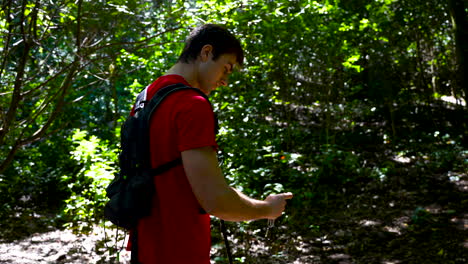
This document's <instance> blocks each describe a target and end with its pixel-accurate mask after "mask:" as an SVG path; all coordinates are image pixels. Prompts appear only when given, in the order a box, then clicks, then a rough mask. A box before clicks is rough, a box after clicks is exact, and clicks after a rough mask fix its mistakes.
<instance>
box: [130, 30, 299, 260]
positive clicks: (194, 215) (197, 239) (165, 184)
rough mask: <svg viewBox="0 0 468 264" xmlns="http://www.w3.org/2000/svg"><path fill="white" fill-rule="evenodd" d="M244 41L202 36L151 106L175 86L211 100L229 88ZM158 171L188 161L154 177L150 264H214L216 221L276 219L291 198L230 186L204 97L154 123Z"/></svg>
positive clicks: (147, 230)
mask: <svg viewBox="0 0 468 264" xmlns="http://www.w3.org/2000/svg"><path fill="white" fill-rule="evenodd" d="M242 62H243V51H242V48H241V45H240V43H239V41H238V40H237V39H236V38H235V37H234V36H233V35H232V34H231V33H229V32H228V31H227V30H226V29H224V28H223V27H221V26H218V25H204V26H201V27H199V28H197V29H195V30H194V31H193V32H192V33H191V34H190V36H189V38H188V39H187V42H186V45H185V48H184V50H183V52H182V54H181V56H180V58H179V60H178V62H177V63H176V64H175V65H174V66H173V67H172V68H171V69H170V70H169V71H168V72H167V73H166V74H165V75H164V76H161V77H159V78H158V79H157V80H156V81H155V82H154V83H152V84H151V85H150V86H149V87H148V88H147V98H151V97H152V96H153V95H154V94H155V93H156V91H157V90H158V89H161V88H163V87H166V86H168V85H171V84H175V83H183V84H185V85H187V86H191V87H195V88H198V89H200V90H201V91H203V93H205V94H206V95H208V94H209V93H210V92H211V91H213V90H214V89H216V88H217V87H218V86H226V85H227V82H228V76H229V74H231V73H232V71H233V70H234V68H235V66H236V65H238V64H242ZM150 148H151V162H152V166H153V167H158V166H160V165H162V164H165V163H167V162H170V161H172V160H175V159H177V158H180V157H181V158H182V165H181V166H176V167H174V168H172V169H170V170H169V171H167V172H165V173H163V174H161V175H158V176H156V177H154V184H155V186H156V195H155V197H154V198H153V200H152V203H153V205H152V206H153V208H152V214H151V216H149V217H147V218H144V219H141V220H140V221H139V224H138V232H137V233H138V236H137V243H138V260H139V262H140V263H144V264H149V263H151V264H155V263H162V264H209V263H210V247H211V244H210V243H211V242H210V238H211V235H210V215H214V216H217V217H219V218H221V219H224V220H228V221H244V220H255V219H275V218H277V217H279V216H280V215H281V214H282V212H283V210H284V208H285V205H286V199H290V198H292V194H291V193H286V194H278V195H270V196H268V197H267V198H266V199H265V200H264V201H260V200H255V199H252V198H249V197H247V196H246V195H244V194H242V193H241V192H239V191H237V190H236V189H234V188H231V187H229V186H228V184H227V183H226V180H225V178H224V176H223V175H222V173H221V170H220V168H219V167H218V160H217V156H216V149H217V144H216V141H215V121H214V115H213V110H212V108H211V105H210V103H209V102H208V101H207V100H206V99H205V98H204V97H203V96H200V95H199V94H198V93H197V92H196V91H192V90H184V91H179V92H176V93H174V94H171V95H170V96H168V97H167V98H166V99H165V100H164V101H163V102H162V103H161V105H160V106H159V107H158V109H157V110H156V111H155V113H154V114H153V116H152V118H151V125H150Z"/></svg>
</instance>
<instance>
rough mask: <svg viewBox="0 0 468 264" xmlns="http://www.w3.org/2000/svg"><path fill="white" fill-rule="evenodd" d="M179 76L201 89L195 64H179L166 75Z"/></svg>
mask: <svg viewBox="0 0 468 264" xmlns="http://www.w3.org/2000/svg"><path fill="white" fill-rule="evenodd" d="M169 74H177V75H180V76H182V77H184V79H185V80H186V81H187V82H188V83H189V84H190V85H191V86H192V87H199V84H198V76H197V71H196V67H195V64H194V63H182V62H177V63H176V64H174V66H172V67H171V68H170V69H169V70H168V71H167V72H166V74H165V75H169Z"/></svg>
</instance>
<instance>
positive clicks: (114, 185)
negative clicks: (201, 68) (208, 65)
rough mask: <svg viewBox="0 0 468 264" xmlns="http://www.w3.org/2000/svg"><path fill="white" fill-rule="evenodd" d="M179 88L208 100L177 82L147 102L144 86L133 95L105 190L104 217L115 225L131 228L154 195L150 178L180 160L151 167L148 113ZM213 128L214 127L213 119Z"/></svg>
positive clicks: (146, 213)
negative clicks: (115, 170)
mask: <svg viewBox="0 0 468 264" xmlns="http://www.w3.org/2000/svg"><path fill="white" fill-rule="evenodd" d="M181 90H194V91H196V92H198V93H199V94H200V95H202V96H203V97H204V98H205V99H206V100H208V98H207V97H206V95H205V94H204V93H203V92H202V91H200V90H199V89H196V88H193V87H189V86H186V85H184V84H181V83H178V84H174V85H170V86H167V87H164V88H161V89H160V90H159V91H158V92H157V93H156V94H155V95H154V96H153V98H151V100H150V101H147V98H146V93H147V88H146V89H144V90H143V91H142V92H141V93H140V94H139V95H138V97H137V100H136V103H135V107H134V115H133V116H130V117H128V118H127V120H126V121H125V122H124V124H123V125H122V128H121V131H120V133H121V138H120V142H121V147H120V148H121V151H120V154H119V165H120V171H119V172H118V174H116V176H115V178H114V180H113V181H112V182H111V183H110V184H109V186H108V187H107V189H106V191H107V197H108V198H109V199H110V200H109V201H108V202H107V203H106V205H105V208H104V216H105V218H106V219H108V220H109V221H111V222H112V223H113V224H115V225H117V226H119V227H123V228H125V229H132V228H133V227H136V225H137V223H138V220H139V219H141V218H143V217H146V216H149V215H150V213H151V200H152V197H153V195H154V194H155V187H154V184H153V177H154V176H155V175H158V174H161V173H163V172H165V171H167V170H169V169H171V168H173V167H175V166H177V165H179V164H181V163H182V160H181V158H178V159H176V160H173V161H171V162H168V163H166V164H163V165H161V166H160V167H158V168H151V161H150V149H149V127H150V118H151V115H152V114H153V112H154V111H155V109H156V108H157V107H158V105H159V104H160V103H161V102H162V100H164V98H166V97H167V96H168V95H170V94H172V93H174V92H177V91H181ZM208 102H209V100H208ZM215 120H216V118H215ZM215 127H216V129H217V122H216V126H215Z"/></svg>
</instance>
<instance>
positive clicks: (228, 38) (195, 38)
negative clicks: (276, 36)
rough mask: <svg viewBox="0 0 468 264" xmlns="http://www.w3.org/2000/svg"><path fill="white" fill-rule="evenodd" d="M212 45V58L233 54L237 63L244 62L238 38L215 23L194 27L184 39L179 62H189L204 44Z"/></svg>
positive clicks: (195, 57)
mask: <svg viewBox="0 0 468 264" xmlns="http://www.w3.org/2000/svg"><path fill="white" fill-rule="evenodd" d="M208 44H209V45H211V46H213V60H216V59H218V58H219V56H221V55H223V54H235V55H236V57H237V63H239V64H240V65H242V63H243V62H244V51H243V50H242V47H241V44H240V42H239V40H237V39H236V37H234V35H232V34H231V33H230V32H229V31H228V30H227V29H226V28H224V27H223V26H220V25H215V24H206V25H203V26H200V27H197V28H195V29H194V30H193V31H192V32H191V33H190V35H189V37H188V38H187V40H186V41H185V47H184V50H183V51H182V54H180V57H179V59H178V61H179V62H185V63H189V62H191V61H194V60H196V59H197V56H198V55H199V54H200V51H201V49H202V48H203V46H205V45H208Z"/></svg>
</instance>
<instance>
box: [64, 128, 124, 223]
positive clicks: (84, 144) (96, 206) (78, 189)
mask: <svg viewBox="0 0 468 264" xmlns="http://www.w3.org/2000/svg"><path fill="white" fill-rule="evenodd" d="M69 140H70V141H71V142H72V144H73V145H74V146H75V148H74V150H73V151H72V152H71V156H72V158H73V159H74V160H76V161H77V162H78V164H79V165H80V166H81V170H80V171H79V172H78V173H77V174H74V175H70V176H62V181H63V183H66V184H67V186H68V188H69V189H70V191H71V195H70V198H68V199H66V200H65V203H66V207H65V209H64V211H63V212H64V214H65V217H66V218H67V219H68V222H67V224H66V226H68V227H71V228H73V229H77V231H81V232H89V231H91V230H92V225H90V224H93V223H94V224H95V223H99V222H100V220H101V219H102V217H103V215H104V211H103V209H104V205H105V203H106V202H107V197H106V192H105V188H106V187H107V185H108V184H109V183H110V182H111V180H112V179H113V178H114V174H115V173H116V160H117V154H116V151H115V150H113V149H109V148H108V146H107V143H106V142H105V141H101V140H100V139H99V138H97V137H96V136H88V135H87V132H86V131H81V130H76V131H75V132H74V134H73V135H72V136H71V137H70V139H69Z"/></svg>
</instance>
